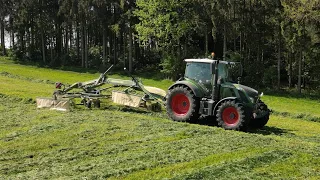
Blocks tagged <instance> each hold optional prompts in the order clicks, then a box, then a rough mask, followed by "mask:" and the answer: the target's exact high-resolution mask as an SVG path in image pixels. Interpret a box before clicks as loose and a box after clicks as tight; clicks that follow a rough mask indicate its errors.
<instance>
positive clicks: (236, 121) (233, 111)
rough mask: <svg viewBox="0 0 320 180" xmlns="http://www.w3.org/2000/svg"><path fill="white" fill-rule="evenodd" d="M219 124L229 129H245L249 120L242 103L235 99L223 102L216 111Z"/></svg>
mask: <svg viewBox="0 0 320 180" xmlns="http://www.w3.org/2000/svg"><path fill="white" fill-rule="evenodd" d="M216 117H217V122H218V125H219V126H220V127H222V128H224V129H227V130H245V129H246V127H247V125H246V124H247V122H246V119H245V111H244V108H243V107H242V105H240V104H238V103H236V102H235V101H225V102H223V103H222V104H221V105H220V106H219V107H218V110H217V112H216Z"/></svg>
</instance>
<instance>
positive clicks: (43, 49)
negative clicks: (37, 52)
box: [41, 29, 46, 63]
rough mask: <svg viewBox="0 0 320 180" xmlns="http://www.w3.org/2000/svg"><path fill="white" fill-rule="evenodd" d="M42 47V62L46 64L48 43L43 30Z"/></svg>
mask: <svg viewBox="0 0 320 180" xmlns="http://www.w3.org/2000/svg"><path fill="white" fill-rule="evenodd" d="M41 47H42V61H43V63H46V43H45V37H44V32H43V29H41Z"/></svg>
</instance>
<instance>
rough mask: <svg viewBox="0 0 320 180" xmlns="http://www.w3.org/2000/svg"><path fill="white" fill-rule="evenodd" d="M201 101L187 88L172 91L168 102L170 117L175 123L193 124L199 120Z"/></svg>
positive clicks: (167, 107)
mask: <svg viewBox="0 0 320 180" xmlns="http://www.w3.org/2000/svg"><path fill="white" fill-rule="evenodd" d="M199 103H200V102H199V100H198V98H196V97H195V95H194V94H193V92H192V91H191V90H189V89H187V88H186V87H181V86H177V87H175V88H173V89H171V90H170V91H169V93H168V96H167V100H166V109H167V114H168V116H169V117H170V118H171V119H172V120H174V121H180V122H192V121H196V120H198V119H199V116H200V115H199Z"/></svg>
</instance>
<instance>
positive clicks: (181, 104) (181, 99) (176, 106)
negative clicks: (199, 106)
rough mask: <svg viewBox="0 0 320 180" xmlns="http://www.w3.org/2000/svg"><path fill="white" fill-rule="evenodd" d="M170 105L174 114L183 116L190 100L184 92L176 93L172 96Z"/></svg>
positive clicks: (188, 107)
mask: <svg viewBox="0 0 320 180" xmlns="http://www.w3.org/2000/svg"><path fill="white" fill-rule="evenodd" d="M171 107H172V111H173V113H174V114H175V115H176V116H184V115H186V114H187V113H188V111H189V109H190V101H189V99H188V97H187V96H186V95H185V94H176V95H175V96H173V97H172V101H171Z"/></svg>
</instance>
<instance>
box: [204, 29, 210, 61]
mask: <svg viewBox="0 0 320 180" xmlns="http://www.w3.org/2000/svg"><path fill="white" fill-rule="evenodd" d="M204 37H205V48H206V49H205V52H206V54H205V56H206V57H207V56H208V54H209V52H208V49H209V42H208V28H207V26H206V29H205V34H204Z"/></svg>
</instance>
